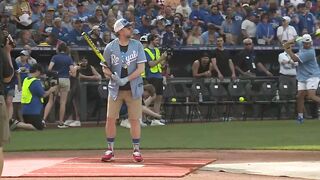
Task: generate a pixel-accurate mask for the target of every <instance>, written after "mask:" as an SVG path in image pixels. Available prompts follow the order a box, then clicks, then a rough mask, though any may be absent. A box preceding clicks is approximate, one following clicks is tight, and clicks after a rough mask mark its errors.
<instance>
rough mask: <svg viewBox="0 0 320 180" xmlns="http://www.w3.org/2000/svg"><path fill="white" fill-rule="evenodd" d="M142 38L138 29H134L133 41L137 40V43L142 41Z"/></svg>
mask: <svg viewBox="0 0 320 180" xmlns="http://www.w3.org/2000/svg"><path fill="white" fill-rule="evenodd" d="M140 37H141V35H140V31H139V30H138V29H134V30H133V31H132V39H135V40H137V41H140Z"/></svg>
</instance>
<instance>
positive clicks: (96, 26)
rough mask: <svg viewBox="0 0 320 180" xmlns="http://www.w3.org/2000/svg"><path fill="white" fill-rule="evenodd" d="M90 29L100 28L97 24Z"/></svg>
mask: <svg viewBox="0 0 320 180" xmlns="http://www.w3.org/2000/svg"><path fill="white" fill-rule="evenodd" d="M92 30H101V29H100V27H99V26H98V25H95V26H93V27H92Z"/></svg>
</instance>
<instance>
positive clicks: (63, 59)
mask: <svg viewBox="0 0 320 180" xmlns="http://www.w3.org/2000/svg"><path fill="white" fill-rule="evenodd" d="M57 52H58V54H56V55H54V56H53V57H52V59H51V62H50V64H49V67H48V70H49V71H57V72H58V77H59V84H58V91H59V94H60V110H59V124H58V128H68V126H67V125H65V124H64V115H65V110H66V103H67V97H68V92H69V90H70V79H69V77H70V72H72V71H74V68H73V60H72V58H71V57H70V56H69V54H68V46H67V45H66V44H65V43H61V44H60V45H59V46H58V49H57ZM54 101H55V98H54V94H51V95H50V96H49V101H48V103H47V105H46V107H45V110H44V120H46V119H47V117H48V115H49V113H50V110H51V108H52V106H53V104H54Z"/></svg>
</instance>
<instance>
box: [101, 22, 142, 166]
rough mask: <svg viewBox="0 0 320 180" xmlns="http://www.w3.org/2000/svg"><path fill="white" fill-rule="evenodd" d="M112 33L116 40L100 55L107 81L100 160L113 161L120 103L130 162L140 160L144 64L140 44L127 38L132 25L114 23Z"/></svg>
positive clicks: (128, 23)
mask: <svg viewBox="0 0 320 180" xmlns="http://www.w3.org/2000/svg"><path fill="white" fill-rule="evenodd" d="M114 32H115V33H116V34H117V36H118V38H116V39H115V40H113V41H112V42H110V43H109V44H108V45H107V46H106V48H105V50H104V53H103V56H104V58H105V60H106V65H104V66H103V72H104V74H105V76H107V77H111V79H110V81H109V98H108V107H107V119H106V121H107V122H106V138H107V139H106V140H107V150H106V151H105V154H104V155H103V157H102V158H101V160H102V161H104V162H109V161H112V160H113V157H114V149H113V147H114V139H115V136H116V119H117V118H118V117H119V111H120V107H121V105H122V104H123V103H126V105H127V106H128V113H129V121H130V124H131V137H132V144H133V160H134V161H135V162H141V161H143V158H142V155H141V153H140V135H141V129H140V121H139V119H140V118H142V93H143V80H142V77H141V73H143V72H144V70H145V62H147V59H146V56H145V52H144V50H143V46H142V44H141V43H140V42H139V41H137V40H133V39H131V37H132V24H131V23H130V22H128V21H127V20H126V19H119V20H117V21H116V22H115V23H114Z"/></svg>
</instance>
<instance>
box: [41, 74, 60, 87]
mask: <svg viewBox="0 0 320 180" xmlns="http://www.w3.org/2000/svg"><path fill="white" fill-rule="evenodd" d="M42 82H43V85H44V89H45V90H48V89H50V88H51V87H54V86H56V85H59V76H58V72H57V71H48V72H46V73H45V77H44V78H43V79H42Z"/></svg>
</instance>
